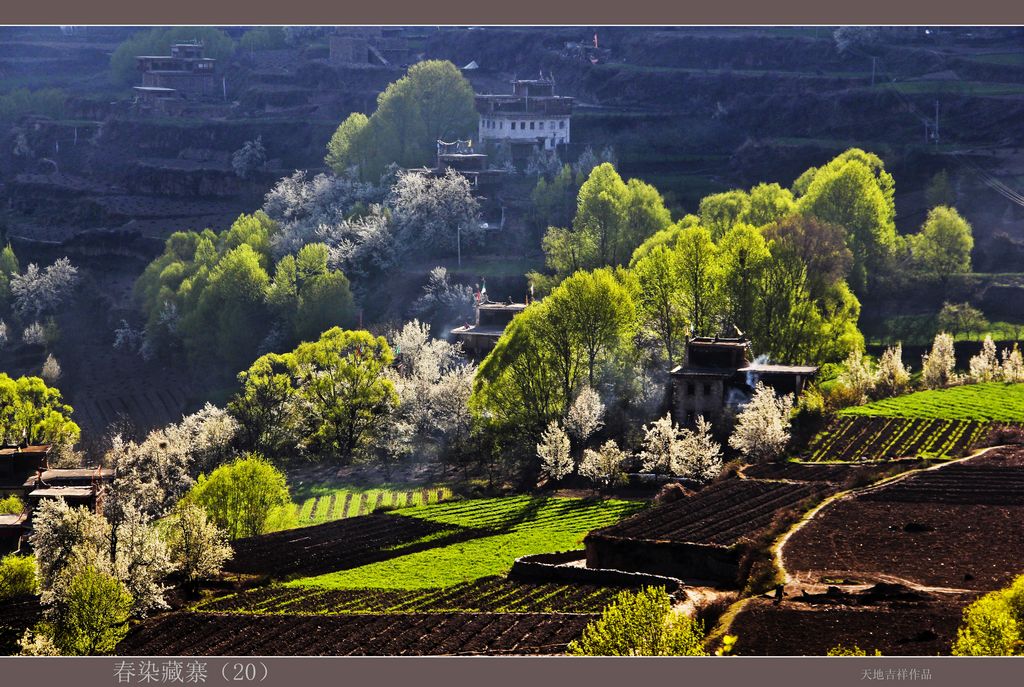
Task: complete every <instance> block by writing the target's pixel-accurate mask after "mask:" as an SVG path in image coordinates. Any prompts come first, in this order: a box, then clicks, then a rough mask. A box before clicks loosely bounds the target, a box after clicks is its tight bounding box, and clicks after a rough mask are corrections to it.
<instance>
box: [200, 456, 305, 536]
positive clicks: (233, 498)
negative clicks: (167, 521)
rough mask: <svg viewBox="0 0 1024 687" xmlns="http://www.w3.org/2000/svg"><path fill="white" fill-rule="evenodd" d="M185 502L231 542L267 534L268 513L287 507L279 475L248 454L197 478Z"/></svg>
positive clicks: (287, 500) (278, 472) (261, 459)
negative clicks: (198, 508) (199, 509)
mask: <svg viewBox="0 0 1024 687" xmlns="http://www.w3.org/2000/svg"><path fill="white" fill-rule="evenodd" d="M186 499H188V500H189V501H191V502H193V503H196V504H198V505H200V506H202V507H203V509H204V510H205V511H206V513H207V515H208V516H209V517H210V519H212V520H213V521H214V522H215V523H216V524H217V526H218V527H220V528H221V529H223V530H224V531H225V532H227V535H228V537H229V538H231V539H238V538H239V537H252V536H255V535H257V534H262V533H263V532H265V531H266V530H267V524H268V520H269V518H270V515H271V513H272V511H273V510H274V509H275V508H276V507H279V506H284V505H285V504H287V503H289V497H288V486H287V484H286V482H285V477H284V475H283V474H281V472H280V471H279V470H278V469H277V468H275V467H274V466H273V465H271V464H270V463H269V462H268V461H267V460H265V459H264V458H263V457H262V456H260V455H259V454H256V453H250V454H248V455H247V456H245V457H242V458H238V459H236V460H234V461H232V462H231V463H228V464H227V465H222V466H220V467H219V468H217V469H216V470H214V471H213V472H212V473H210V476H209V477H207V476H206V475H200V476H199V479H198V480H197V481H196V485H195V486H194V487H192V489H191V491H189V493H188V495H187V496H186Z"/></svg>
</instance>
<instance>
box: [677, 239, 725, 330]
mask: <svg viewBox="0 0 1024 687" xmlns="http://www.w3.org/2000/svg"><path fill="white" fill-rule="evenodd" d="M676 251H677V252H678V254H679V276H680V278H681V280H682V285H683V289H682V292H683V311H684V313H685V315H686V321H687V324H688V325H689V326H690V331H691V333H692V334H694V335H706V334H711V333H714V332H713V330H714V329H715V327H716V325H717V324H718V322H717V321H716V320H717V317H716V315H717V314H718V312H719V307H718V306H719V294H720V292H719V284H720V278H719V276H720V265H719V261H718V248H717V247H716V246H715V244H714V242H713V241H712V240H711V232H709V231H708V230H707V229H705V228H704V227H693V228H691V229H687V230H685V231H683V232H682V234H680V236H679V241H678V242H677V243H676Z"/></svg>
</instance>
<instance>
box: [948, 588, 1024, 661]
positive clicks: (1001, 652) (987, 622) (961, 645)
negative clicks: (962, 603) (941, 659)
mask: <svg viewBox="0 0 1024 687" xmlns="http://www.w3.org/2000/svg"><path fill="white" fill-rule="evenodd" d="M953 655H954V656H1024V575H1021V576H1020V577H1018V578H1017V579H1016V580H1014V581H1013V584H1012V585H1010V587H1009V588H1008V589H1001V590H999V591H995V592H991V593H989V594H986V595H985V596H983V597H981V598H980V599H978V600H977V601H975V602H974V603H972V604H971V605H970V606H968V607H967V608H966V609H964V619H963V624H961V626H960V629H959V630H957V634H956V641H955V642H954V643H953Z"/></svg>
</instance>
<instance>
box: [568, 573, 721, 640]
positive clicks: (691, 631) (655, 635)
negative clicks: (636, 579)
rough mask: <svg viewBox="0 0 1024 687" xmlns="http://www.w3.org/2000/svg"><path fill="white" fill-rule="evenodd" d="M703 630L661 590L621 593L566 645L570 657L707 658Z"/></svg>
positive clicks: (652, 589) (649, 589) (654, 588)
mask: <svg viewBox="0 0 1024 687" xmlns="http://www.w3.org/2000/svg"><path fill="white" fill-rule="evenodd" d="M703 641H704V628H703V626H702V624H701V623H699V622H695V621H694V620H692V619H691V618H689V617H687V616H685V615H683V614H681V613H673V612H672V600H671V598H670V597H669V595H668V593H667V592H666V591H665V590H664V589H661V588H660V587H645V588H644V589H642V590H640V591H639V592H631V591H623V592H620V593H619V595H618V596H617V597H616V598H615V601H613V602H612V603H611V604H609V605H608V607H607V608H605V609H604V611H603V612H602V613H601V617H600V618H599V619H598V620H595V621H593V622H592V623H590V624H589V625H587V627H586V629H584V630H583V636H582V637H580V638H579V639H577V640H574V641H573V642H571V643H570V644H569V649H568V653H569V654H570V655H573V656H706V655H707V652H706V651H705V650H704V645H703Z"/></svg>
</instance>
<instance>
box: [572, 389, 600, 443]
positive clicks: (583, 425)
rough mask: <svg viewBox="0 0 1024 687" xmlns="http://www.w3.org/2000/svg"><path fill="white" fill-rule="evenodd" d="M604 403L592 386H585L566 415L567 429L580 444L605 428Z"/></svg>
mask: <svg viewBox="0 0 1024 687" xmlns="http://www.w3.org/2000/svg"><path fill="white" fill-rule="evenodd" d="M604 410H605V408H604V403H602V402H601V396H600V394H598V393H597V391H595V390H594V389H593V387H591V386H584V387H583V388H582V389H580V392H579V393H578V394H577V395H576V398H575V400H573V402H572V405H570V406H569V412H568V413H566V415H565V429H566V431H568V432H569V436H570V437H572V438H573V439H575V440H576V441H577V442H579V443H580V444H584V443H586V441H587V439H589V438H590V437H591V436H592V435H593V434H594V432H596V431H597V430H599V429H601V427H603V426H604V419H603V418H604Z"/></svg>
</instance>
